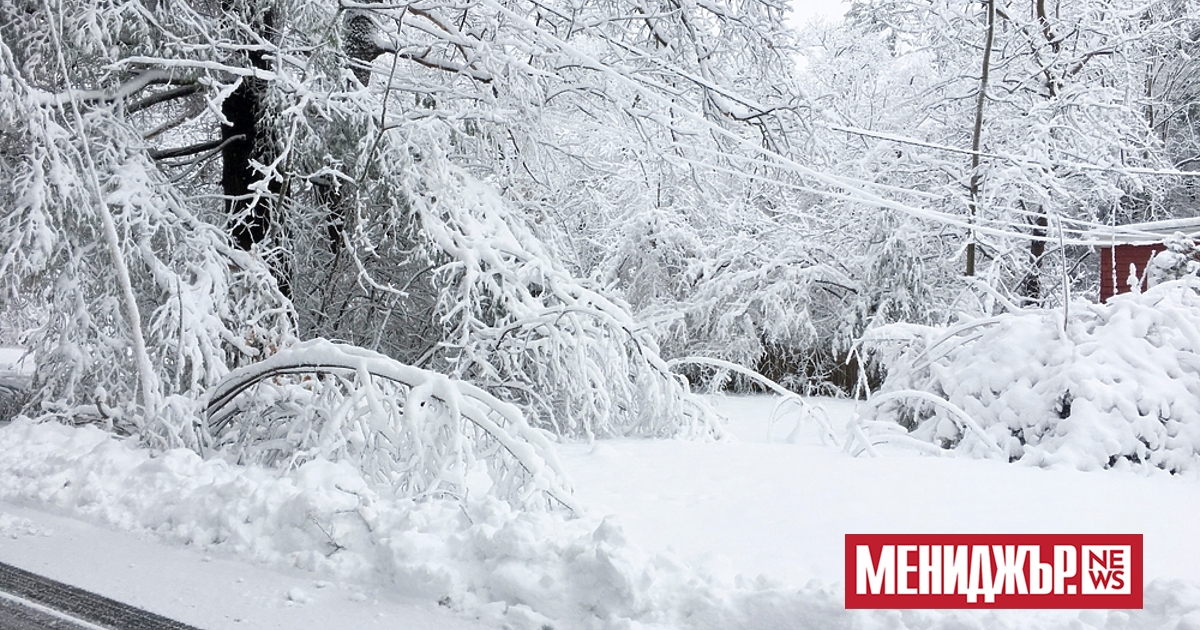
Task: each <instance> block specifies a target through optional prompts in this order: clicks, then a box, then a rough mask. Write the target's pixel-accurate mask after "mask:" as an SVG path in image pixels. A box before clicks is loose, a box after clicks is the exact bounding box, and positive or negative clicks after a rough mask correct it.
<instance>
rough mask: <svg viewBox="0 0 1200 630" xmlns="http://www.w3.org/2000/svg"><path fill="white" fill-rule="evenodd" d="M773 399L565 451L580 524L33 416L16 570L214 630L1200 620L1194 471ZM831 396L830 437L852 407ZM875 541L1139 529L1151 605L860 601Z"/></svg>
mask: <svg viewBox="0 0 1200 630" xmlns="http://www.w3.org/2000/svg"><path fill="white" fill-rule="evenodd" d="M777 400H778V399H776V398H770V397H721V398H717V399H715V400H714V403H715V404H716V406H717V408H718V409H719V410H720V411H721V412H722V413H723V414H725V415H727V416H729V417H730V419H731V421H730V424H729V432H730V433H731V435H732V438H733V439H730V440H726V441H719V442H695V441H686V440H664V441H649V440H605V441H598V442H596V443H595V444H591V445H586V444H566V445H561V446H560V457H561V459H562V462H563V464H564V466H565V467H566V469H567V471H568V472H569V473H570V474H571V476H572V477H573V478H574V482H575V486H576V494H577V497H578V499H579V500H580V501H581V502H582V503H583V504H584V505H585V506H586V507H587V509H588V510H589V513H588V515H587V516H585V517H584V518H581V519H575V520H569V521H568V520H565V519H563V518H561V517H558V516H555V515H548V514H518V513H514V512H512V511H510V510H509V509H508V508H507V507H506V506H504V505H503V504H498V503H496V502H492V501H487V500H482V499H470V500H468V502H467V505H466V507H465V508H460V507H457V504H451V503H450V502H444V503H436V502H435V503H431V504H426V505H419V506H418V505H415V504H412V503H410V502H405V501H397V500H390V499H388V498H387V497H386V496H385V495H383V494H379V493H376V492H374V491H372V490H371V489H370V488H367V487H365V486H363V485H362V482H361V479H359V478H358V477H356V476H355V474H354V473H353V471H351V470H347V469H346V467H341V466H336V465H332V464H327V463H318V464H315V465H312V464H310V465H307V466H304V467H301V468H300V469H299V470H298V471H296V472H295V473H293V474H289V475H288V476H286V477H283V478H280V477H279V476H278V475H275V474H272V473H270V472H268V471H264V470H260V469H254V468H242V467H237V466H231V465H228V464H225V463H223V462H212V461H207V462H206V461H203V460H200V459H199V458H197V457H195V456H194V455H191V454H190V453H187V452H185V451H174V452H170V453H168V454H166V455H164V456H162V457H157V458H149V457H148V456H147V455H146V454H145V453H144V452H142V451H138V450H135V449H133V448H131V447H130V446H128V445H126V444H123V443H120V442H117V441H115V440H113V439H111V438H110V437H108V436H107V435H105V434H103V433H101V432H99V431H96V430H93V429H71V428H67V427H61V426H57V425H40V426H34V425H29V424H26V423H21V422H19V423H16V424H14V425H12V426H9V427H5V428H3V429H0V497H2V499H3V501H4V503H3V504H0V510H2V512H3V514H0V534H2V535H3V536H2V537H0V561H4V562H11V563H14V564H17V565H18V566H22V567H24V568H27V569H30V570H34V571H39V572H42V573H45V574H47V575H49V576H51V577H55V578H58V579H62V580H65V581H68V582H71V583H74V584H78V585H80V586H83V587H85V588H91V589H95V590H98V591H99V592H101V593H103V594H106V595H109V596H113V597H118V598H121V599H124V600H126V601H130V602H132V603H135V604H139V605H143V606H145V607H147V608H150V609H152V610H155V611H156V612H159V613H162V614H167V615H171V616H174V617H177V618H179V619H181V620H183V621H186V622H189V623H193V624H195V625H197V626H200V627H202V628H209V629H211V630H216V629H218V628H284V627H286V628H298V629H304V628H359V627H376V626H378V627H406V628H423V627H451V628H455V627H462V628H470V627H480V626H482V627H505V626H508V627H513V628H537V629H539V630H540V629H541V628H543V627H553V628H674V627H679V628H806V627H811V628H831V627H863V628H874V627H878V628H906V627H907V628H1027V627H1047V628H1048V627H1062V628H1079V629H1084V628H1090V627H1095V628H1113V629H1116V628H1147V629H1159V628H1163V629H1167V630H1195V629H1196V628H1200V479H1198V478H1197V476H1196V475H1177V476H1171V475H1168V474H1166V473H1164V472H1161V471H1156V472H1154V473H1153V474H1144V473H1138V472H1130V471H1117V470H1110V471H1092V472H1086V473H1085V472H1079V471H1076V470H1074V469H1067V468H1060V469H1040V468H1034V467H1030V466H1025V465H1021V464H1015V465H1014V464H1005V463H1001V462H997V461H993V460H976V459H966V458H955V457H946V458H934V457H928V456H917V455H915V454H913V453H911V452H905V451H891V452H886V453H883V455H884V456H883V457H880V458H876V459H872V458H868V457H859V458H855V457H851V456H850V455H848V454H846V453H845V452H843V451H842V450H841V449H839V448H838V447H837V446H835V445H832V444H827V443H823V440H822V436H821V431H819V430H818V427H816V426H815V425H809V424H805V425H802V426H801V427H800V430H799V431H793V429H794V427H795V424H796V420H795V418H796V416H794V415H792V416H785V417H784V418H783V419H782V420H781V421H780V422H778V423H776V424H775V425H774V426H773V427H771V430H770V436H769V434H768V425H769V422H768V420H769V418H770V416H771V413H772V410H773V408H774V406H775V403H776V402H777ZM814 402H818V403H819V404H821V405H822V406H824V408H825V409H826V410H827V411H828V412H829V415H830V417H831V419H832V421H833V424H834V425H835V428H837V427H839V426H841V425H842V424H844V423H845V422H846V421H847V420H848V419H849V418H850V416H851V415H852V414H853V409H854V404H853V403H852V402H848V401H835V400H821V401H814ZM113 530H117V531H113ZM873 532H896V533H905V532H912V533H936V532H953V533H976V532H991V533H1104V532H1119V533H1141V534H1144V535H1145V569H1146V571H1145V575H1146V582H1147V589H1146V608H1145V610H1143V611H1116V612H1107V611H1085V612H1080V611H1037V612H1034V611H999V612H992V613H975V612H953V613H947V612H938V611H912V612H904V613H900V612H896V611H880V612H865V613H858V612H854V613H851V612H846V611H844V610H842V606H841V580H842V553H843V549H842V542H843V541H842V536H843V535H844V534H847V533H873ZM439 600H442V601H443V602H444V604H445V605H443V606H439V605H438V604H437V602H438V601H439Z"/></svg>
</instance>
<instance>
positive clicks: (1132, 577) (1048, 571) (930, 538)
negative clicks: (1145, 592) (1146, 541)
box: [846, 534, 1142, 609]
mask: <svg viewBox="0 0 1200 630" xmlns="http://www.w3.org/2000/svg"><path fill="white" fill-rule="evenodd" d="M1141 607H1142V535H1141V534H847V535H846V608H848V609H860V608H988V609H995V608H1002V609H1003V608H1008V609H1011V608H1125V609H1130V608H1141Z"/></svg>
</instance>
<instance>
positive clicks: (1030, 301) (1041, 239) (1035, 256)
mask: <svg viewBox="0 0 1200 630" xmlns="http://www.w3.org/2000/svg"><path fill="white" fill-rule="evenodd" d="M1029 222H1030V223H1032V224H1033V230H1032V234H1033V238H1031V239H1029V256H1030V258H1031V261H1030V264H1031V265H1032V267H1031V268H1030V270H1029V272H1028V273H1027V274H1026V275H1025V278H1024V279H1022V280H1021V284H1020V285H1018V286H1017V293H1018V294H1019V295H1020V296H1021V303H1022V306H1025V305H1034V304H1037V303H1038V302H1040V301H1041V299H1042V280H1041V272H1042V256H1043V255H1044V254H1045V253H1046V228H1047V226H1048V223H1047V221H1046V215H1045V214H1039V215H1037V217H1036V218H1030V220H1029Z"/></svg>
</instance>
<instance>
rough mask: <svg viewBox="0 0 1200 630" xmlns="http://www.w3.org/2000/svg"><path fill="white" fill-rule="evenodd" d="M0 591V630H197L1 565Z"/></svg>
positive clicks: (7, 565)
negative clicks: (41, 608) (101, 629)
mask: <svg viewBox="0 0 1200 630" xmlns="http://www.w3.org/2000/svg"><path fill="white" fill-rule="evenodd" d="M0 591H3V593H4V594H6V595H7V596H3V595H0V630H96V628H97V627H99V628H108V629H110V630H197V629H196V628H193V627H192V626H189V625H186V624H183V623H180V622H178V621H175V620H172V619H168V618H166V617H163V616H160V615H156V614H154V613H152V612H148V611H145V610H142V609H140V608H135V607H133V606H130V605H128V604H123V603H121V602H118V601H116V600H112V599H109V598H107V597H104V596H102V595H97V594H95V593H91V592H88V591H85V590H83V589H79V588H75V587H74V586H70V585H68V584H63V583H62V582H56V581H54V580H51V579H48V578H44V577H42V576H40V575H37V574H35V573H30V572H28V571H25V570H23V569H18V568H17V567H14V566H12V565H9V564H4V563H0ZM30 604H32V605H30ZM39 606H40V607H45V608H47V609H50V610H52V611H53V612H48V611H45V610H40V609H39V608H38V607H39Z"/></svg>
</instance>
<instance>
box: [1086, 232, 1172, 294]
mask: <svg viewBox="0 0 1200 630" xmlns="http://www.w3.org/2000/svg"><path fill="white" fill-rule="evenodd" d="M1164 249H1166V246H1165V245H1163V244H1162V243H1153V244H1150V245H1117V246H1116V247H1101V248H1100V301H1101V302H1107V301H1108V298H1110V297H1112V296H1113V295H1116V294H1118V293H1128V292H1129V266H1130V265H1133V266H1134V267H1135V268H1136V269H1137V277H1139V278H1141V279H1142V290H1143V291H1145V290H1146V263H1148V262H1150V257H1151V256H1154V255H1155V254H1157V253H1158V252H1161V251H1163V250H1164ZM1114 263H1115V264H1116V270H1117V273H1116V281H1117V282H1116V286H1115V287H1114V286H1113V264H1114Z"/></svg>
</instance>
